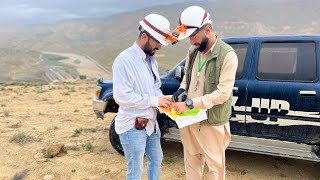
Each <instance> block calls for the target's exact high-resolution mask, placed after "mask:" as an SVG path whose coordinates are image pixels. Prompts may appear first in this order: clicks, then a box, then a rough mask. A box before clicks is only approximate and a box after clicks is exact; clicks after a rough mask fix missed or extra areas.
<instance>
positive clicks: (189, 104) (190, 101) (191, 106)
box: [186, 99, 194, 109]
mask: <svg viewBox="0 0 320 180" xmlns="http://www.w3.org/2000/svg"><path fill="white" fill-rule="evenodd" d="M186 105H187V107H188V108H189V109H193V108H194V107H193V101H192V100H191V99H187V100H186Z"/></svg>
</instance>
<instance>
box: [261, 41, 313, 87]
mask: <svg viewBox="0 0 320 180" xmlns="http://www.w3.org/2000/svg"><path fill="white" fill-rule="evenodd" d="M315 49H316V48H315V43H314V42H290V43H289V42H285V43H262V44H261V48H260V52H259V59H258V68H257V74H256V77H257V78H258V79H260V80H273V81H298V82H313V81H315V80H316V79H317V72H316V71H317V68H316V67H317V65H316V50H315Z"/></svg>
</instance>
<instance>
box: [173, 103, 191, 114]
mask: <svg viewBox="0 0 320 180" xmlns="http://www.w3.org/2000/svg"><path fill="white" fill-rule="evenodd" d="M174 108H175V110H176V112H177V114H181V113H183V112H184V111H186V110H188V109H189V108H188V106H187V105H186V103H185V102H176V103H175V105H174Z"/></svg>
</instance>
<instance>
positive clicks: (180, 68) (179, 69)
mask: <svg viewBox="0 0 320 180" xmlns="http://www.w3.org/2000/svg"><path fill="white" fill-rule="evenodd" d="M183 76H184V67H183V66H178V67H177V68H176V72H175V75H174V78H175V79H178V80H182V79H183Z"/></svg>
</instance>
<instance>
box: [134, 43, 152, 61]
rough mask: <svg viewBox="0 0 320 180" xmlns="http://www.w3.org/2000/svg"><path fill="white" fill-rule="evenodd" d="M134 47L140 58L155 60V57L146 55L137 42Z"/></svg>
mask: <svg viewBox="0 0 320 180" xmlns="http://www.w3.org/2000/svg"><path fill="white" fill-rule="evenodd" d="M132 46H133V48H134V50H135V51H136V53H137V54H138V56H139V58H141V59H143V60H145V59H146V58H149V59H150V60H154V56H149V55H146V53H144V51H143V50H142V49H141V48H140V46H138V44H137V43H136V42H134V43H133V45H132Z"/></svg>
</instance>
